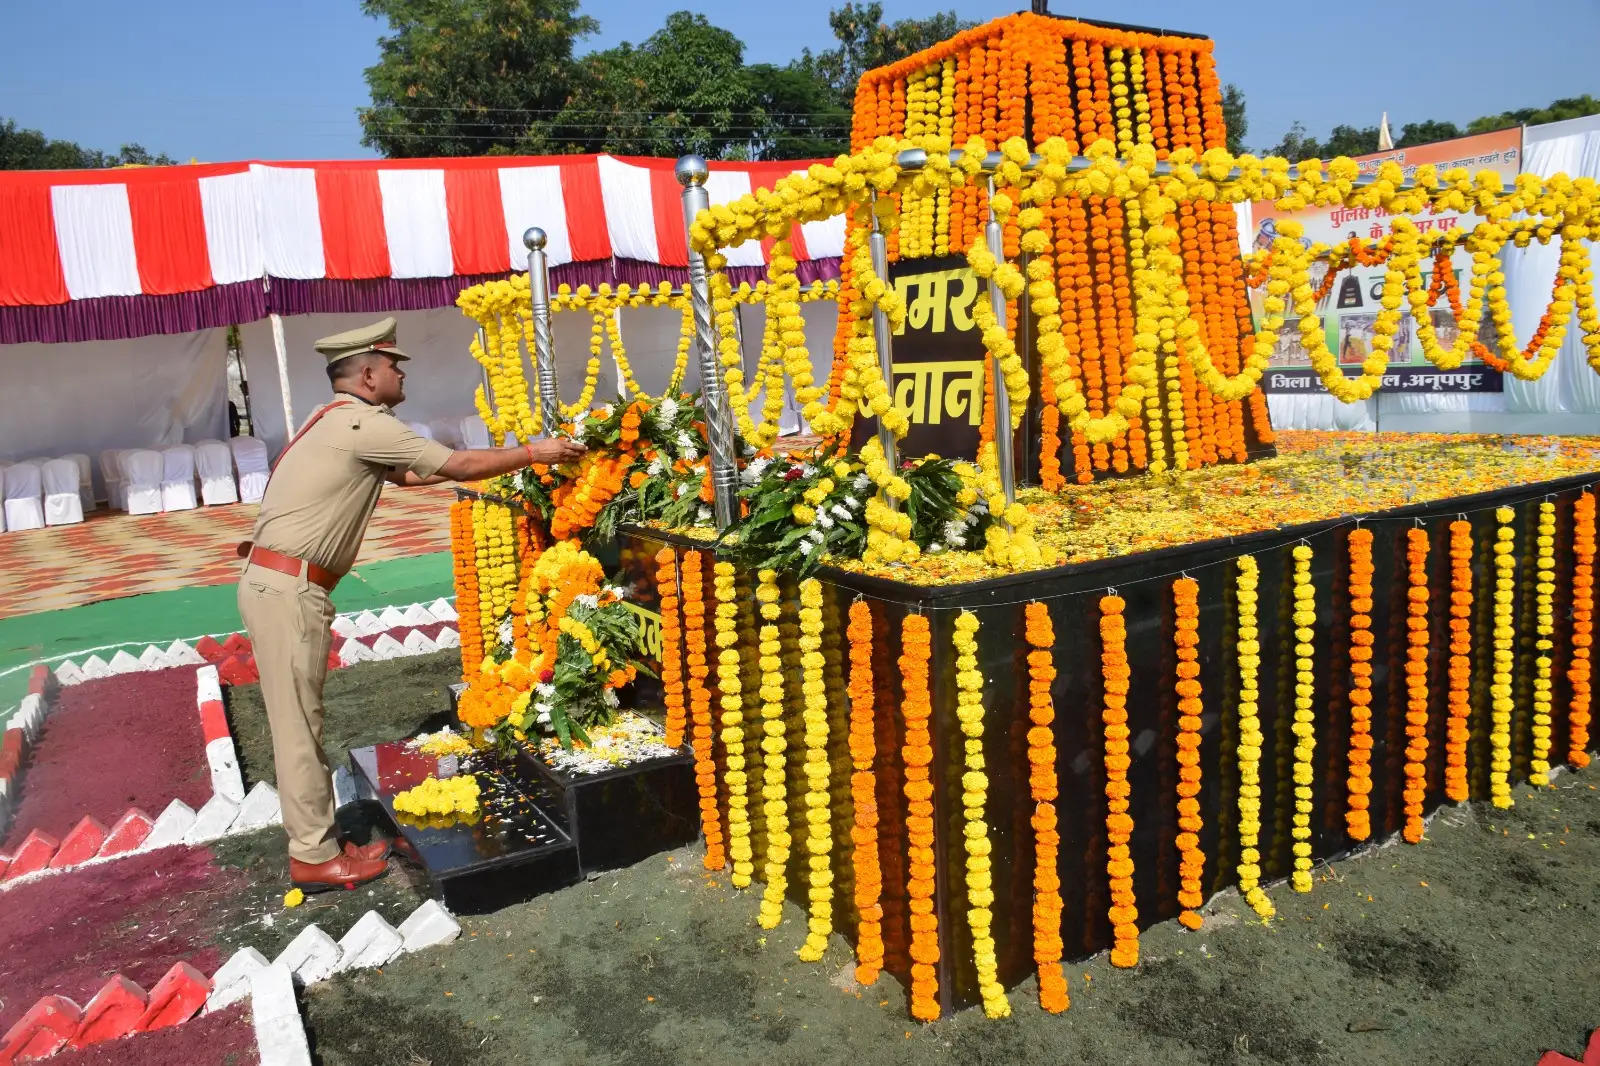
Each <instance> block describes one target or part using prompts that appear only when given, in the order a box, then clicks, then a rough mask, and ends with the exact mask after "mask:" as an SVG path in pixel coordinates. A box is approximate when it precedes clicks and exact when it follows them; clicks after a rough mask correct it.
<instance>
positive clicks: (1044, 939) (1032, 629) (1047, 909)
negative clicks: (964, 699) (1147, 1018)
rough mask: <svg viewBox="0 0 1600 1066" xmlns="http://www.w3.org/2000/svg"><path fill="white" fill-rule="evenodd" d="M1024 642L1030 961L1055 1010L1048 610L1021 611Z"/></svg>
mask: <svg viewBox="0 0 1600 1066" xmlns="http://www.w3.org/2000/svg"><path fill="white" fill-rule="evenodd" d="M1023 621H1024V633H1025V635H1026V637H1027V641H1028V646H1029V647H1030V648H1032V649H1033V650H1032V651H1030V652H1028V721H1029V722H1030V723H1031V728H1029V730H1028V786H1029V789H1030V791H1031V793H1032V796H1033V961H1034V962H1035V963H1036V964H1037V965H1038V967H1039V1006H1040V1007H1042V1008H1044V1009H1045V1010H1047V1011H1049V1012H1050V1013H1052V1014H1058V1013H1060V1012H1061V1011H1064V1010H1066V1009H1067V1008H1068V1007H1070V1006H1071V1005H1072V1000H1071V997H1070V996H1069V995H1068V994H1067V980H1066V977H1065V976H1064V975H1063V973H1062V970H1061V955H1062V948H1063V945H1062V943H1061V910H1062V902H1061V876H1060V871H1059V869H1058V860H1057V854H1058V852H1059V849H1060V846H1061V832H1060V829H1059V828H1058V822H1057V818H1056V799H1057V796H1058V795H1059V789H1058V785H1057V781H1056V744H1055V731H1054V730H1053V729H1052V728H1051V726H1052V725H1053V724H1054V723H1055V717H1056V711H1055V699H1054V697H1053V696H1051V694H1050V688H1051V685H1052V684H1053V683H1054V681H1055V679H1056V668H1055V660H1054V657H1053V655H1052V654H1051V653H1052V650H1053V649H1054V648H1055V643H1056V634H1055V626H1054V624H1053V623H1052V622H1051V621H1050V608H1048V607H1047V606H1045V605H1044V604H1042V603H1030V604H1028V605H1027V607H1026V608H1024V609H1023Z"/></svg>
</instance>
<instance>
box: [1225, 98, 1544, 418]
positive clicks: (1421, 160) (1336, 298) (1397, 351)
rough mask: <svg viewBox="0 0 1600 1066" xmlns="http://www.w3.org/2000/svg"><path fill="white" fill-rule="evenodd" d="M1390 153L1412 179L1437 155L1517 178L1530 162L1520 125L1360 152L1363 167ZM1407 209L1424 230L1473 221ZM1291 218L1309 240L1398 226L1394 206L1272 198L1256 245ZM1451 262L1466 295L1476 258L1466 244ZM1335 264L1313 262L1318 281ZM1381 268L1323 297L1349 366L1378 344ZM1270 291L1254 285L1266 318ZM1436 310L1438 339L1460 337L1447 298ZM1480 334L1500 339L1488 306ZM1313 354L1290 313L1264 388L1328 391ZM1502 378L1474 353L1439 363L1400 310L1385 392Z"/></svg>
mask: <svg viewBox="0 0 1600 1066" xmlns="http://www.w3.org/2000/svg"><path fill="white" fill-rule="evenodd" d="M1390 161H1393V162H1395V163H1398V164H1400V166H1401V167H1402V168H1403V169H1404V171H1405V174H1406V177H1407V178H1410V177H1411V176H1412V174H1413V173H1414V172H1415V171H1416V169H1417V167H1419V166H1424V165H1430V164H1431V165H1432V166H1433V167H1435V168H1436V169H1437V170H1438V171H1439V172H1440V173H1443V172H1444V171H1446V170H1449V169H1451V168H1453V167H1464V168H1466V169H1467V170H1469V171H1471V172H1473V173H1477V172H1478V171H1480V170H1493V171H1495V172H1496V173H1498V174H1499V175H1500V177H1501V180H1503V181H1504V182H1505V183H1506V185H1508V186H1509V185H1510V184H1511V183H1512V182H1513V181H1514V180H1515V179H1516V176H1517V174H1518V173H1520V172H1521V169H1522V128H1521V127H1520V126H1519V127H1517V128H1515V129H1509V130H1500V131H1499V132H1496V133H1483V134H1478V135H1475V136H1472V137H1457V138H1455V139H1453V140H1448V141H1439V142H1438V143H1436V144H1425V145H1420V146H1418V147H1415V148H1397V149H1395V150H1393V151H1389V152H1375V153H1373V154H1371V155H1363V156H1357V157H1356V162H1357V163H1358V164H1360V166H1361V172H1362V174H1371V173H1375V172H1376V171H1377V169H1378V167H1379V166H1380V165H1381V164H1383V163H1386V162H1390ZM1409 217H1410V218H1411V220H1412V221H1413V222H1415V223H1416V225H1417V229H1418V230H1419V231H1421V232H1422V234H1423V235H1424V239H1426V235H1427V234H1428V233H1429V232H1430V231H1434V230H1448V229H1451V228H1454V227H1455V226H1458V225H1467V224H1470V220H1468V219H1463V218H1461V217H1460V216H1457V215H1451V214H1440V215H1430V214H1421V215H1411V216H1409ZM1289 218H1292V219H1294V220H1295V221H1298V222H1300V223H1301V224H1302V225H1304V226H1305V235H1304V236H1303V237H1302V238H1301V240H1302V241H1303V242H1304V243H1305V244H1306V245H1307V246H1308V247H1309V246H1310V245H1312V244H1319V243H1320V244H1327V245H1336V244H1342V243H1345V242H1347V241H1349V240H1350V239H1351V238H1352V237H1355V238H1360V239H1361V240H1369V239H1372V240H1377V239H1382V238H1383V237H1384V236H1386V235H1387V234H1388V233H1389V230H1390V218H1389V214H1388V212H1387V211H1384V210H1383V209H1381V208H1364V207H1363V208H1349V207H1319V208H1311V209H1307V210H1305V211H1295V212H1283V211H1279V210H1278V209H1277V208H1276V206H1274V205H1273V204H1272V203H1270V202H1267V203H1257V204H1255V205H1254V220H1255V226H1256V237H1255V250H1257V251H1260V250H1262V249H1265V248H1268V247H1270V246H1271V244H1272V241H1273V239H1274V238H1275V237H1277V235H1278V224H1279V223H1280V222H1282V221H1283V220H1285V219H1289ZM1451 265H1452V267H1453V268H1454V271H1455V276H1456V281H1457V283H1458V285H1459V286H1460V291H1461V297H1462V299H1463V300H1465V299H1466V297H1467V285H1468V281H1469V279H1470V278H1471V276H1472V257H1471V255H1470V254H1469V253H1467V252H1465V251H1461V250H1458V251H1456V253H1455V255H1454V257H1453V258H1452V260H1451ZM1327 270H1328V266H1327V263H1326V262H1319V263H1315V264H1313V265H1312V267H1311V284H1312V285H1313V286H1320V285H1321V284H1322V282H1323V281H1324V279H1325V278H1326V277H1327ZM1431 272H1432V266H1431V264H1427V265H1425V266H1424V268H1423V276H1424V277H1425V278H1427V277H1429V276H1430V275H1431ZM1383 273H1384V268H1383V266H1382V265H1379V266H1372V267H1367V266H1359V265H1358V266H1355V267H1352V268H1351V269H1349V270H1347V271H1345V272H1344V275H1343V276H1342V277H1341V278H1340V279H1339V280H1338V282H1337V283H1335V284H1334V285H1333V287H1332V288H1331V289H1330V290H1329V291H1328V293H1327V295H1326V296H1324V297H1323V298H1322V300H1321V301H1319V302H1318V304H1317V312H1318V313H1319V314H1321V315H1322V318H1323V323H1324V325H1325V327H1326V332H1327V338H1328V349H1329V350H1330V351H1332V352H1333V353H1334V354H1335V356H1336V357H1337V358H1338V360H1339V364H1340V366H1342V367H1344V368H1347V370H1349V371H1350V372H1351V373H1354V372H1355V371H1356V370H1357V369H1358V368H1359V367H1360V365H1361V363H1362V362H1363V361H1364V360H1365V359H1366V358H1367V356H1368V355H1369V354H1370V353H1371V351H1372V332H1373V331H1372V327H1373V325H1374V323H1376V322H1377V320H1378V311H1379V305H1378V302H1379V300H1380V299H1381V297H1382V294H1383ZM1265 295H1266V293H1265V289H1264V288H1257V289H1252V290H1251V293H1250V299H1251V306H1252V309H1253V310H1254V311H1255V313H1256V316H1257V320H1258V321H1259V319H1260V314H1261V300H1262V299H1263V298H1264V297H1265ZM1430 315H1431V317H1432V319H1433V328H1434V330H1435V331H1436V332H1437V333H1438V336H1439V343H1440V344H1442V345H1445V346H1449V345H1451V344H1453V343H1454V342H1455V340H1456V336H1457V330H1456V321H1455V315H1454V314H1453V313H1452V312H1451V311H1450V309H1449V307H1448V306H1446V305H1445V301H1444V300H1443V299H1441V300H1440V303H1439V306H1437V307H1435V308H1433V309H1432V310H1431V312H1430ZM1479 339H1480V340H1482V341H1483V343H1484V344H1485V345H1486V346H1488V347H1489V348H1490V349H1491V350H1492V349H1493V348H1494V333H1493V325H1492V323H1491V322H1490V321H1489V318H1488V316H1487V315H1485V316H1484V318H1483V324H1482V328H1481V329H1480V331H1479ZM1310 363H1311V360H1310V358H1309V357H1308V356H1307V355H1306V351H1305V348H1304V347H1303V346H1302V345H1301V343H1300V331H1299V326H1298V320H1297V319H1293V318H1286V319H1285V320H1284V325H1283V329H1282V330H1280V331H1279V333H1278V344H1277V348H1276V350H1275V351H1274V352H1273V354H1272V359H1271V362H1270V363H1269V365H1268V370H1267V372H1266V374H1265V375H1264V376H1263V377H1262V379H1261V382H1262V387H1263V389H1264V390H1265V391H1267V392H1294V393H1304V392H1322V391H1325V390H1324V389H1323V386H1322V382H1321V381H1320V380H1319V379H1318V378H1317V376H1316V374H1315V373H1314V372H1313V371H1312V370H1311V369H1310ZM1503 387H1504V380H1503V378H1502V376H1501V374H1500V372H1499V371H1497V370H1494V369H1491V368H1490V367H1488V366H1486V365H1484V363H1483V362H1481V361H1480V360H1476V359H1473V358H1471V357H1470V356H1469V357H1468V358H1467V360H1466V361H1465V362H1464V363H1463V364H1462V366H1461V368H1460V370H1458V371H1456V372H1453V373H1444V372H1442V371H1440V370H1439V369H1438V368H1437V367H1435V366H1433V364H1431V363H1429V362H1428V361H1427V360H1426V359H1425V358H1423V355H1422V345H1421V343H1420V342H1419V341H1418V340H1417V338H1416V330H1415V328H1414V327H1413V321H1412V318H1411V314H1410V312H1409V311H1407V312H1406V313H1404V314H1403V315H1402V316H1401V318H1400V329H1399V332H1398V333H1397V334H1396V335H1395V344H1394V348H1393V349H1392V350H1391V351H1390V362H1389V371H1388V373H1387V374H1386V375H1385V376H1384V380H1383V386H1382V388H1383V390H1384V391H1389V392H1499V391H1501V389H1502V388H1503Z"/></svg>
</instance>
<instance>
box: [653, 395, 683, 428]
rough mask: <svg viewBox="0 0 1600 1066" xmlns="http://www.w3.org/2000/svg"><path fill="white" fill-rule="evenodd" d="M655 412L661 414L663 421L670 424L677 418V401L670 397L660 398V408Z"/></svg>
mask: <svg viewBox="0 0 1600 1066" xmlns="http://www.w3.org/2000/svg"><path fill="white" fill-rule="evenodd" d="M657 410H658V411H660V412H661V418H662V420H663V421H666V422H671V421H672V420H673V419H674V418H677V417H678V401H677V400H674V399H673V398H672V397H671V396H663V397H662V398H661V406H660V407H658V408H657Z"/></svg>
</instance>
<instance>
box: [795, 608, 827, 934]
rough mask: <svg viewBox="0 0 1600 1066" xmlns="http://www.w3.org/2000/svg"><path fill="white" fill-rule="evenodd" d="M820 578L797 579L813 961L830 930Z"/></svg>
mask: <svg viewBox="0 0 1600 1066" xmlns="http://www.w3.org/2000/svg"><path fill="white" fill-rule="evenodd" d="M822 667H823V657H822V582H820V581H818V580H817V579H816V578H814V577H812V578H807V579H806V580H804V581H802V582H801V583H800V668H801V672H802V673H801V676H802V678H803V680H802V681H801V683H800V691H801V692H802V694H803V695H804V704H805V711H804V716H805V723H806V731H805V744H806V761H805V766H804V769H805V775H806V851H807V853H808V854H809V856H810V858H809V863H810V867H811V874H810V881H811V890H810V900H811V907H810V914H811V917H810V919H809V920H808V921H807V923H806V929H807V933H806V942H805V943H804V944H802V945H801V946H800V950H799V955H800V958H802V959H804V960H805V961H806V962H816V961H817V960H818V959H820V958H822V953H823V951H825V950H826V949H827V946H828V935H829V934H830V933H832V932H833V871H832V868H831V867H830V866H829V855H830V854H831V853H832V851H833V835H832V824H831V822H832V811H831V804H832V797H831V796H830V795H829V787H828V771H829V765H828V689H827V683H826V682H824V681H823V679H822Z"/></svg>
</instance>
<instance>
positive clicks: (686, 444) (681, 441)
mask: <svg viewBox="0 0 1600 1066" xmlns="http://www.w3.org/2000/svg"><path fill="white" fill-rule="evenodd" d="M678 447H679V448H680V449H681V450H682V451H683V453H684V455H685V456H686V457H687V458H690V459H696V458H699V455H700V445H699V444H697V443H696V442H695V439H694V438H693V437H691V436H689V434H688V433H687V432H685V431H682V430H680V431H679V433H678Z"/></svg>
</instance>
